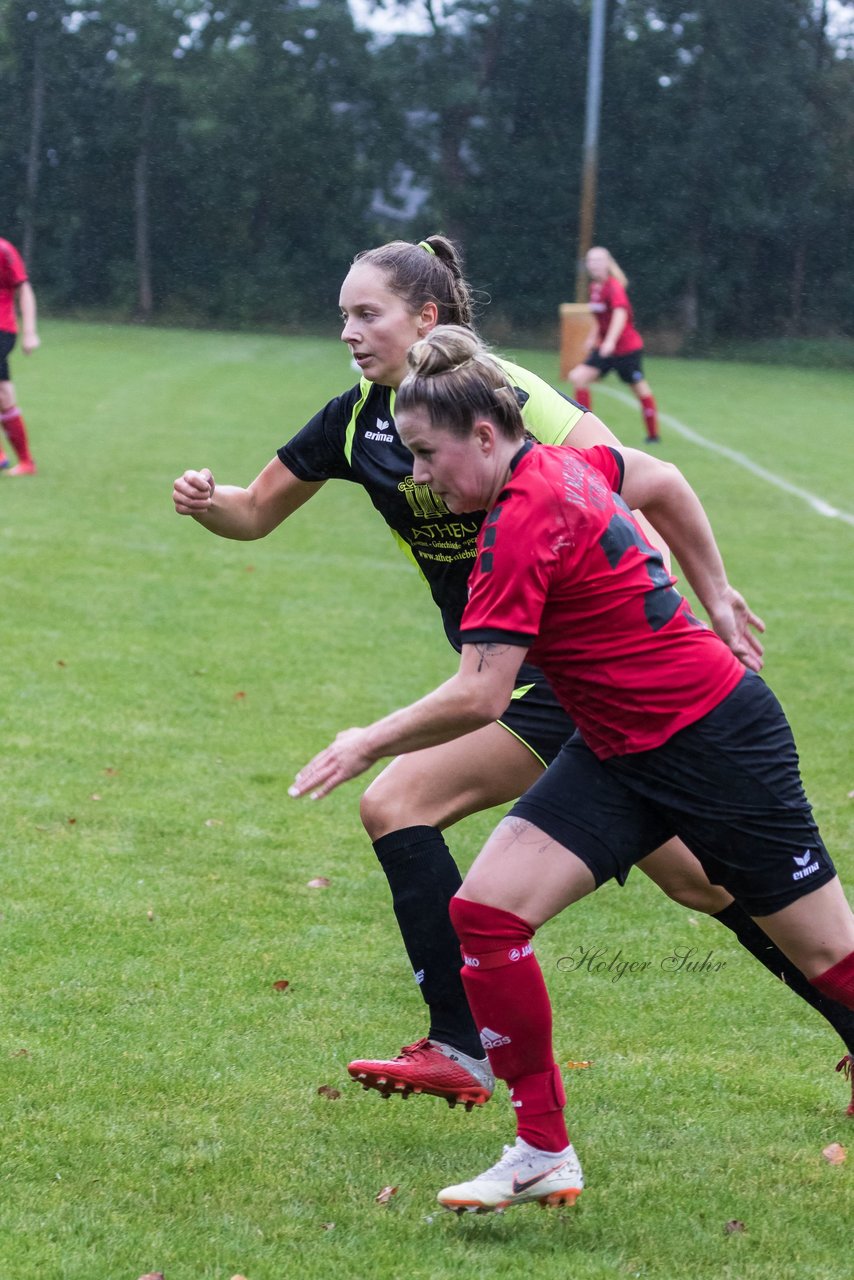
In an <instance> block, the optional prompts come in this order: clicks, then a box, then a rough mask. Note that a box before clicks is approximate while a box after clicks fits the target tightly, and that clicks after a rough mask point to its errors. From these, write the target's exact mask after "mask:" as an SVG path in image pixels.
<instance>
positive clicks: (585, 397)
mask: <svg viewBox="0 0 854 1280" xmlns="http://www.w3.org/2000/svg"><path fill="white" fill-rule="evenodd" d="M572 398H573V400H574V401H575V402H576V404H580V405H581V407H582V409H591V408H592V407H593V405H592V402H591V399H590V388H589V387H576V388H575V390H574V391H573V393H572Z"/></svg>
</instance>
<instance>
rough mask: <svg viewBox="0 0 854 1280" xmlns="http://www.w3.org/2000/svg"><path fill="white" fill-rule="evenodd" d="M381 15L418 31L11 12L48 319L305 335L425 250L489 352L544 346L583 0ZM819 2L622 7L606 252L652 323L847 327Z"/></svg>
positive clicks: (50, 1) (840, 181)
mask: <svg viewBox="0 0 854 1280" xmlns="http://www.w3.org/2000/svg"><path fill="white" fill-rule="evenodd" d="M373 7H374V9H375V10H384V11H385V12H386V13H391V12H396V13H398V14H400V13H408V14H409V15H410V16H411V17H412V18H414V19H420V22H419V23H417V24H416V25H415V26H411V29H404V30H401V31H399V32H397V33H396V34H394V35H388V36H381V35H380V36H376V37H372V36H371V35H370V34H369V33H366V32H364V31H360V30H357V29H356V27H355V26H354V21H353V18H352V15H351V12H350V9H349V7H348V4H347V0H315V3H313V4H307V3H303V2H301V0H233V2H232V0H222V3H219V0H216V2H215V0H103V3H102V4H100V5H99V6H98V7H97V8H94V7H93V8H91V9H86V8H80V9H78V8H75V6H74V5H73V4H71V3H70V0H43V2H40V3H39V4H38V5H37V6H36V4H35V2H34V0H0V111H2V115H3V119H4V120H5V121H7V122H12V127H7V128H6V129H4V131H3V134H2V137H0V167H1V168H2V172H3V174H4V182H3V184H2V188H0V234H6V235H8V236H10V237H11V238H13V239H16V240H17V241H18V242H19V243H21V242H22V241H24V242H26V243H28V244H29V247H30V250H31V253H30V257H31V260H32V261H31V266H32V269H33V274H34V279H35V281H36V284H37V286H38V288H39V292H40V294H41V296H42V298H43V299H44V300H45V301H47V302H49V303H51V304H52V305H54V306H55V307H59V308H64V309H69V308H75V309H93V308H101V309H103V308H110V309H113V310H117V311H121V312H124V313H128V312H130V311H133V310H139V311H140V312H141V314H143V315H144V316H147V315H148V314H150V313H153V314H155V315H159V316H161V317H164V318H167V317H173V318H179V317H182V318H185V319H193V318H196V319H199V320H202V321H211V320H214V321H217V322H227V323H231V324H234V323H241V322H243V323H272V324H280V325H281V324H288V325H299V324H305V323H314V322H317V321H321V320H323V319H324V318H327V317H331V316H332V315H334V307H335V301H336V296H337V289H338V284H339V281H340V278H341V275H342V273H343V270H344V268H345V267H346V264H347V263H348V261H349V260H350V258H351V257H352V255H353V253H354V252H356V251H357V250H358V249H360V248H363V247H365V246H367V245H368V244H370V243H373V242H377V241H379V240H381V239H384V238H389V237H392V236H397V235H405V236H412V237H414V238H417V237H419V236H421V235H424V234H426V233H427V232H429V231H431V230H436V229H442V230H444V231H446V232H448V233H449V234H451V235H454V236H456V237H458V238H459V239H460V240H461V241H462V242H463V244H464V246H465V248H466V252H467V260H468V267H469V271H470V274H471V275H472V277H473V279H474V282H475V284H476V285H477V286H478V287H479V288H481V289H482V290H484V291H485V292H486V293H488V294H489V295H490V296H491V297H492V298H493V299H494V300H495V304H494V306H493V308H492V314H493V326H494V328H495V331H496V332H497V333H499V334H500V333H502V332H508V331H511V330H513V329H517V330H518V329H519V328H529V329H535V328H537V327H540V328H542V326H543V325H545V324H550V323H552V322H553V319H554V316H555V309H556V305H557V303H558V302H559V301H561V300H563V299H566V298H567V297H568V296H570V295H571V293H572V281H573V278H574V270H575V257H576V241H577V223H578V205H579V185H580V167H581V147H582V135H583V123H584V103H585V86H586V74H587V69H586V57H587V45H588V34H589V21H590V3H589V0H446V2H445V3H444V4H443V5H441V6H440V5H433V4H431V3H429V2H428V0H408V2H407V0H402V2H399V3H395V2H394V0H387V2H386V3H380V2H378V3H376V4H375V5H374V6H373ZM825 9H826V6H823V5H821V4H820V3H818V0H751V2H750V3H744V0H698V2H697V3H696V4H693V5H691V6H687V5H685V4H684V3H682V2H681V0H610V3H609V5H608V10H607V12H608V32H607V41H606V59H605V84H604V93H603V105H602V131H601V145H600V156H599V195H598V210H597V220H596V238H597V240H599V241H601V242H604V243H605V244H607V245H608V247H609V248H611V250H612V251H613V252H614V254H615V256H616V257H617V258H618V259H620V260H621V261H623V263H624V265H625V266H626V269H627V270H628V272H629V275H630V277H631V281H632V290H633V298H634V300H635V303H636V307H637V310H638V314H639V319H640V322H641V326H642V328H647V329H648V328H652V327H658V328H662V327H664V328H670V329H673V330H676V331H678V332H679V333H680V334H682V335H683V337H687V338H688V339H692V340H693V341H694V343H695V344H696V345H700V344H707V343H708V342H709V341H712V340H714V339H716V338H728V339H736V338H739V337H741V338H746V337H750V338H753V337H764V336H769V335H775V334H781V333H783V334H785V335H787V336H797V335H819V334H828V333H836V334H844V333H846V332H848V333H850V329H851V323H852V322H851V319H850V317H851V316H852V314H854V305H852V304H854V283H852V281H854V272H852V270H851V262H850V249H849V247H848V246H849V245H850V244H851V242H852V238H854V237H852V232H854V225H852V220H854V161H852V156H854V58H852V57H851V42H850V40H849V41H848V42H847V43H846V41H845V40H841V39H840V38H839V36H838V35H833V33H830V32H829V31H828V30H827V28H826V22H827V17H826V12H825ZM852 9H854V6H852V5H850V4H846V5H842V6H837V12H838V13H839V14H840V15H841V17H842V18H845V16H846V14H847V15H849V16H850V13H851V11H852ZM832 35H833V38H831V37H832ZM146 276H147V277H148V289H149V292H150V295H151V297H150V300H149V302H146V300H145V288H146V280H145V277H146ZM502 325H503V328H502Z"/></svg>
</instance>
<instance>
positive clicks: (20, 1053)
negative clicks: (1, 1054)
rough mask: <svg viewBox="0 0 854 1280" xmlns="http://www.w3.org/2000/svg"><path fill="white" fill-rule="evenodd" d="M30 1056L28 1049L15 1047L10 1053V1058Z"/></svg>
mask: <svg viewBox="0 0 854 1280" xmlns="http://www.w3.org/2000/svg"><path fill="white" fill-rule="evenodd" d="M29 1056H30V1051H29V1049H16V1050H15V1052H14V1053H10V1054H9V1057H10V1058H28V1057H29Z"/></svg>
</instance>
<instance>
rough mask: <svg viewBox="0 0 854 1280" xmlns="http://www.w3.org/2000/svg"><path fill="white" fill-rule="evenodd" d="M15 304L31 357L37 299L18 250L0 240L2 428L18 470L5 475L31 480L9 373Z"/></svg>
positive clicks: (0, 462) (3, 462)
mask: <svg viewBox="0 0 854 1280" xmlns="http://www.w3.org/2000/svg"><path fill="white" fill-rule="evenodd" d="M16 302H17V304H18V306H19V307H20V311H21V330H22V332H21V349H22V350H23V352H24V355H26V356H28V355H29V354H30V352H31V351H35V349H36V347H38V346H39V345H40V340H39V335H38V333H37V332H36V295H35V294H34V293H33V287H32V285H31V284H30V282H29V279H28V277H27V269H26V267H25V266H24V263H23V261H22V259H21V255H20V254H19V253H18V250H17V249H16V248H15V246H14V245H13V244H10V243H9V241H8V240H0V426H2V427H3V431H4V432H5V434H6V437H7V439H8V441H9V443H10V444H11V446H12V448H13V449H14V450H15V452H16V454H17V455H18V463H17V466H14V467H12V468H11V469H10V470H9V471H7V472H6V474H7V475H10V476H31V475H34V474H35V470H36V464H35V463H34V462H33V456H32V454H31V453H30V446H29V441H28V440H27V429H26V427H25V426H24V419H23V418H22V417H21V411H20V409H19V408H18V406H17V404H16V403H15V388H14V386H13V385H12V380H11V375H10V373H9V355H10V353H11V351H12V348H13V347H14V345H15V341H16V335H17V332H18V319H17V316H16V314H15V303H16ZM8 466H9V459H8V458H7V457H6V454H5V453H4V452H3V450H2V449H0V468H3V469H4V470H5V469H6V468H7V467H8Z"/></svg>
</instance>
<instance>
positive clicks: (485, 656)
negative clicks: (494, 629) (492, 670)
mask: <svg viewBox="0 0 854 1280" xmlns="http://www.w3.org/2000/svg"><path fill="white" fill-rule="evenodd" d="M509 648H510V646H509V645H508V644H476V645H475V652H476V653H477V654H478V657H479V659H480V661H479V662H478V664H477V669H478V671H482V670H483V668H484V667H488V666H489V659H490V658H491V657H494V656H495V655H496V654H499V653H506V652H507V650H508V649H509Z"/></svg>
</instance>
